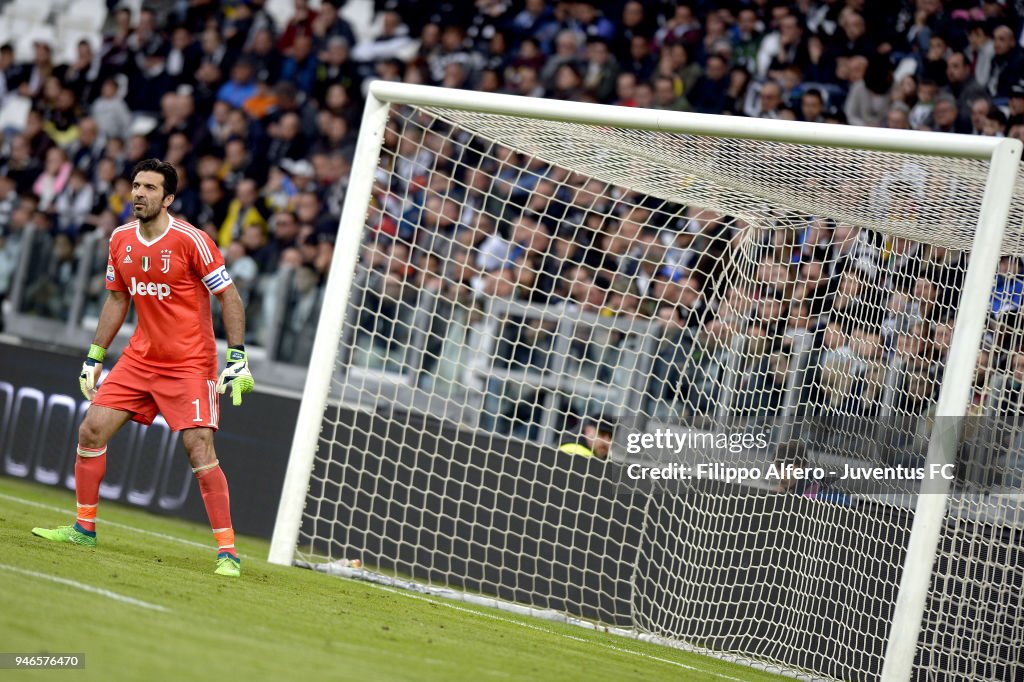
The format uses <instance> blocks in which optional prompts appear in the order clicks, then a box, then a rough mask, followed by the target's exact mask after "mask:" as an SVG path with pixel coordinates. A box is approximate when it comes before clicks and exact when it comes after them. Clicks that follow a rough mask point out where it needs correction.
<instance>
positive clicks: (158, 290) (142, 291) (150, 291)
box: [128, 277, 171, 301]
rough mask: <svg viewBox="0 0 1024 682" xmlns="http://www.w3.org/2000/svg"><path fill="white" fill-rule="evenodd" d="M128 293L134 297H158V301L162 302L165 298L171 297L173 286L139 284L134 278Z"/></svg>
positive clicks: (152, 283)
mask: <svg viewBox="0 0 1024 682" xmlns="http://www.w3.org/2000/svg"><path fill="white" fill-rule="evenodd" d="M128 293H130V294H131V295H132V296H156V300H158V301H162V300H164V299H165V298H170V297H171V285H170V284H164V283H163V282H161V283H159V284H157V283H156V282H137V281H135V278H134V277H132V282H131V285H129V287H128Z"/></svg>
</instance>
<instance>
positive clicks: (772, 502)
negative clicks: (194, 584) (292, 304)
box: [271, 83, 1024, 680]
mask: <svg viewBox="0 0 1024 682" xmlns="http://www.w3.org/2000/svg"><path fill="white" fill-rule="evenodd" d="M371 92H372V93H374V96H373V97H371V99H370V102H369V104H368V106H367V111H366V114H365V117H364V123H363V127H362V128H361V130H360V141H359V147H358V149H357V152H356V159H355V161H354V163H353V172H352V178H351V180H350V185H349V196H348V197H347V200H346V205H345V212H344V216H343V218H342V225H341V230H340V232H339V236H338V247H339V248H337V249H336V253H337V254H338V256H336V262H335V263H334V264H333V266H332V270H331V275H330V279H329V281H328V287H327V294H326V297H325V301H324V308H323V312H322V315H321V321H320V327H319V330H318V333H317V338H316V342H315V345H314V350H313V359H312V362H311V370H310V378H309V379H308V383H307V388H306V391H305V394H304V397H303V404H302V407H301V411H300V416H299V424H298V427H297V430H296V437H295V445H294V447H293V451H292V454H291V460H290V462H289V470H288V475H287V480H286V483H285V489H284V494H283V496H282V501H281V506H280V512H279V517H278V523H277V527H276V529H275V535H274V541H273V545H272V549H271V560H272V561H276V562H279V563H299V564H300V565H304V566H311V567H315V568H318V569H320V570H325V571H329V572H338V573H342V574H346V575H355V576H357V577H363V578H366V579H372V580H381V581H388V582H391V583H393V584H402V585H407V586H411V587H415V588H416V589H431V590H438V591H442V592H443V593H445V594H448V595H449V596H455V597H457V598H460V599H470V600H478V601H484V602H487V603H493V604H496V605H502V606H504V607H507V608H519V609H522V610H524V611H526V612H529V613H533V614H535V615H543V616H547V617H559V618H565V619H569V620H573V621H576V622H581V623H590V624H596V625H599V626H601V627H607V628H612V629H615V630H616V631H619V632H622V633H624V634H631V635H634V636H641V637H650V638H655V639H657V640H659V641H663V642H666V643H670V644H675V645H679V646H685V647H693V648H696V649H699V650H703V651H707V652H710V653H713V654H716V655H720V656H724V657H727V658H732V659H734V660H740V661H744V662H748V663H751V664H755V665H760V666H764V667H766V668H768V669H772V670H777V671H780V672H785V673H787V674H793V675H797V676H801V677H805V678H808V679H831V680H877V679H890V680H896V679H915V680H964V679H977V680H991V679H1020V678H1021V676H1024V661H1022V657H1024V654H1022V652H1021V648H1020V642H1021V641H1024V617H1022V616H1021V614H1022V613H1024V609H1022V607H1024V604H1022V603H1021V602H1022V597H1021V595H1022V594H1024V590H1022V587H1024V557H1022V556H1021V542H1020V541H1021V533H1022V531H1024V514H1022V506H1021V498H1020V496H1019V493H1020V492H1021V485H1022V483H1021V482H1022V479H1024V456H1021V454H1020V453H1021V452H1024V448H1022V445H1024V429H1022V426H1024V423H1022V422H1021V420H1020V418H1019V415H1020V414H1021V401H1022V395H1024V393H1022V387H1024V338H1022V336H1021V334H1022V330H1024V326H1022V324H1021V303H1022V301H1024V277H1022V275H1021V272H1022V271H1021V261H1020V257H1021V256H1024V243H1022V241H1021V237H1022V230H1021V224H1022V220H1024V203H1022V202H1021V200H1020V197H1021V196H1024V194H1022V193H1021V192H1020V191H1019V188H1020V183H1019V182H1018V181H1017V180H1016V170H1017V165H1018V163H1019V151H1020V145H1019V143H1017V142H1015V141H1003V142H999V141H996V140H983V139H981V138H970V137H966V136H964V137H961V136H948V135H932V134H925V133H911V134H899V133H896V132H895V131H870V130H866V129H854V128H837V127H829V126H817V125H807V124H786V123H782V122H764V121H755V120H749V119H747V120H739V119H734V120H730V119H725V120H722V118H721V117H702V116H689V115H681V114H666V113H664V112H661V113H659V112H650V111H636V110H628V109H615V108H612V107H601V106H596V105H578V104H570V103H564V102H542V101H538V100H525V99H521V98H512V97H501V96H497V97H494V96H485V95H481V94H479V93H468V92H462V93H459V92H455V91H441V92H438V91H437V90H435V89H432V88H423V87H415V86H413V87H404V86H396V85H391V84H382V83H376V84H374V86H373V88H372V90H371ZM1007 226H1009V227H1007ZM563 446H564V447H563ZM355 559H358V560H359V562H361V567H359V565H358V564H355V563H354V562H353V560H355Z"/></svg>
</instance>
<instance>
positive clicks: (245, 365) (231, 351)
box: [217, 346, 256, 406]
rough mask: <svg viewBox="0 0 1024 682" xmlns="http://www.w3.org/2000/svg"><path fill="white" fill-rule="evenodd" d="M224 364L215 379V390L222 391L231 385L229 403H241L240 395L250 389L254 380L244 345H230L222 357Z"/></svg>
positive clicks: (254, 383) (254, 384)
mask: <svg viewBox="0 0 1024 682" xmlns="http://www.w3.org/2000/svg"><path fill="white" fill-rule="evenodd" d="M224 360H225V364H226V366H225V367H224V371H223V372H221V373H220V379H218V380H217V392H218V393H224V392H225V391H227V390H228V385H229V384H230V385H231V404H232V405H236V406H237V405H241V404H242V396H243V395H245V394H246V393H249V392H250V391H252V389H253V387H254V386H256V382H255V381H253V380H252V373H251V372H250V371H249V356H248V355H247V354H246V352H245V346H231V347H229V348H228V352H227V355H226V356H225V358H224Z"/></svg>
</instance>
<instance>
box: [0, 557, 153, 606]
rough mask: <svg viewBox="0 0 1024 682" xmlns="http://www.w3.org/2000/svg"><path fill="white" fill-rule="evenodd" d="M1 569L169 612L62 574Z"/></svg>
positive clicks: (0, 565) (21, 569)
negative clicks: (70, 578)
mask: <svg viewBox="0 0 1024 682" xmlns="http://www.w3.org/2000/svg"><path fill="white" fill-rule="evenodd" d="M0 569H3V570H5V571H11V572H12V573H20V574H21V575H27V576H29V577H30V578H40V579H42V580H49V581H50V582H52V583H58V584H60V585H68V586H69V587H74V588H75V589H78V590H82V591H83V592H89V593H91V594H98V595H100V596H101V597H107V598H108V599H113V600H114V601H119V602H123V603H125V604H131V605H132V606H141V607H142V608H144V609H153V610H154V611H162V612H168V611H170V609H168V608H167V607H166V606H160V605H159V604H150V603H149V602H148V601H142V600H141V599H135V598H134V597H128V596H126V595H123V594H118V593H117V592H111V591H110V590H105V589H103V588H102V587H93V586H92V585H86V584H85V583H80V582H78V581H77V580H69V579H68V578H61V577H60V576H56V575H50V574H49V573H40V572H39V571H30V570H28V569H24V568H18V567H17V566H11V565H9V564H0Z"/></svg>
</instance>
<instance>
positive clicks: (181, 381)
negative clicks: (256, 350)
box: [92, 357, 220, 431]
mask: <svg viewBox="0 0 1024 682" xmlns="http://www.w3.org/2000/svg"><path fill="white" fill-rule="evenodd" d="M125 360H126V358H124V357H122V358H121V359H120V360H118V362H117V364H115V365H114V368H113V369H112V370H110V373H109V374H107V377H106V378H105V379H104V380H103V381H102V382H101V383H100V386H99V390H98V392H97V393H96V399H95V400H93V401H92V402H93V405H101V406H103V407H109V408H111V409H113V410H122V411H124V412H131V413H132V421H136V422H139V423H140V424H152V423H153V420H154V419H155V418H156V415H157V413H160V414H162V415H163V417H164V420H165V421H166V422H167V425H168V426H170V427H171V430H172V431H181V430H183V429H194V428H196V427H204V428H208V429H217V428H218V427H219V425H220V405H219V402H218V398H220V395H218V394H217V382H216V381H215V380H213V379H210V378H208V377H204V376H180V377H171V376H167V375H166V374H159V373H157V372H153V371H151V370H147V369H145V368H144V367H140V366H139V365H137V364H135V363H133V362H131V361H128V362H125Z"/></svg>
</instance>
